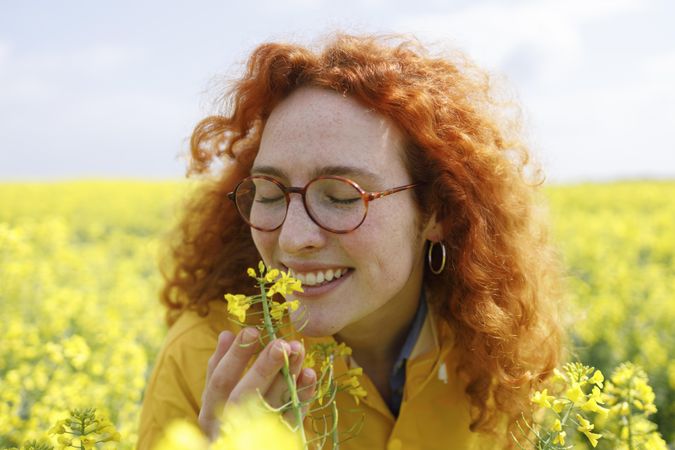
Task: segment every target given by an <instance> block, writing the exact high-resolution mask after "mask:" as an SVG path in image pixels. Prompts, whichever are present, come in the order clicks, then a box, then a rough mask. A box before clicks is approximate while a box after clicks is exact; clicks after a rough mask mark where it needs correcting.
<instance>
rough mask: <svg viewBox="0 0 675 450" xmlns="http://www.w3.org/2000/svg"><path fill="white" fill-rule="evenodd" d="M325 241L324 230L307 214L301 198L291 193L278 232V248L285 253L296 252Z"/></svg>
mask: <svg viewBox="0 0 675 450" xmlns="http://www.w3.org/2000/svg"><path fill="white" fill-rule="evenodd" d="M325 243H326V232H325V231H324V230H323V229H322V228H321V227H319V225H317V224H316V223H315V222H314V221H313V220H312V218H311V217H310V216H309V213H308V212H307V210H306V209H305V205H304V204H303V203H302V198H301V197H300V196H299V195H291V196H290V202H289V203H288V210H287V211H286V220H284V223H283V224H282V225H281V228H280V232H279V248H280V249H281V250H282V251H283V252H284V253H287V254H298V253H303V252H306V251H310V250H312V249H316V248H321V247H322V246H323V245H325Z"/></svg>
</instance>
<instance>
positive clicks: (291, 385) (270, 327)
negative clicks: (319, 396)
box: [258, 278, 307, 448]
mask: <svg viewBox="0 0 675 450" xmlns="http://www.w3.org/2000/svg"><path fill="white" fill-rule="evenodd" d="M258 283H259V284H260V297H261V303H262V305H263V320H264V323H265V330H267V334H268V335H269V337H270V341H273V340H274V339H276V338H277V334H276V330H275V329H274V324H273V323H272V314H271V313H270V305H269V301H268V300H267V291H265V280H264V278H261V279H260V280H258ZM281 373H282V374H283V376H284V379H285V380H286V385H287V386H288V390H289V392H290V393H291V404H292V409H293V414H294V415H295V421H296V423H297V425H298V430H299V431H300V438H301V439H302V447H303V448H307V436H305V427H304V425H303V420H302V405H301V404H300V399H299V398H298V390H297V388H296V386H295V379H294V378H293V376H292V375H291V371H290V367H289V362H288V357H287V356H284V366H283V367H282V368H281Z"/></svg>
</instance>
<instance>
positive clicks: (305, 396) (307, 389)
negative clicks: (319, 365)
mask: <svg viewBox="0 0 675 450" xmlns="http://www.w3.org/2000/svg"><path fill="white" fill-rule="evenodd" d="M297 387H298V399H299V400H300V403H302V404H304V405H305V406H303V408H302V414H303V416H304V415H305V414H307V410H308V408H309V401H310V400H311V399H312V397H313V396H314V392H315V391H316V372H314V369H310V368H305V369H302V370H301V371H300V374H299V375H298V381H297Z"/></svg>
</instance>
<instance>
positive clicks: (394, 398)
mask: <svg viewBox="0 0 675 450" xmlns="http://www.w3.org/2000/svg"><path fill="white" fill-rule="evenodd" d="M426 317H427V301H426V297H425V295H424V288H422V292H421V294H420V301H419V304H418V305H417V312H416V313H415V318H414V319H413V321H412V325H411V326H410V330H409V331H408V336H407V337H406V339H405V342H404V343H403V347H401V351H400V352H399V355H398V357H397V358H396V362H395V363H394V368H393V369H392V372H391V375H390V376H389V387H390V388H391V398H390V400H389V402H388V403H389V409H390V410H391V412H392V413H393V414H394V416H396V417H398V413H399V410H400V409H401V401H402V400H403V386H405V379H406V376H405V363H406V361H407V360H408V359H409V358H410V355H411V354H412V351H413V348H414V347H415V344H416V343H417V338H419V336H420V332H421V331H422V326H423V325H424V320H425V319H426Z"/></svg>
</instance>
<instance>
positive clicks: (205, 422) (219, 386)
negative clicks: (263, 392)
mask: <svg viewBox="0 0 675 450" xmlns="http://www.w3.org/2000/svg"><path fill="white" fill-rule="evenodd" d="M231 339H232V338H231V337H230V336H228V335H227V334H225V333H222V334H221V335H220V336H219V339H218V346H217V348H216V351H215V352H214V355H213V356H212V357H211V360H209V367H208V370H209V371H210V374H207V382H206V387H205V388H204V392H203V394H202V407H201V410H200V411H199V424H200V426H201V427H202V429H203V430H204V431H205V432H206V433H207V434H208V435H213V434H214V433H215V432H216V431H217V426H218V420H217V416H218V414H217V412H218V408H219V407H222V406H223V405H225V403H227V401H228V399H229V398H230V396H231V394H232V390H233V389H234V388H235V386H236V385H237V383H238V382H239V379H240V378H241V375H242V373H243V372H244V370H245V369H246V365H247V364H248V361H249V360H250V359H251V357H252V356H253V355H254V354H255V353H256V351H257V350H258V349H259V347H260V344H259V343H258V330H256V329H255V328H245V329H243V330H242V331H241V332H239V334H237V337H236V338H234V339H232V341H231V342H230V340H231ZM228 342H229V345H227V344H228ZM221 346H222V348H221ZM225 347H227V348H225ZM221 354H222V356H221V357H220V358H218V355H221Z"/></svg>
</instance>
